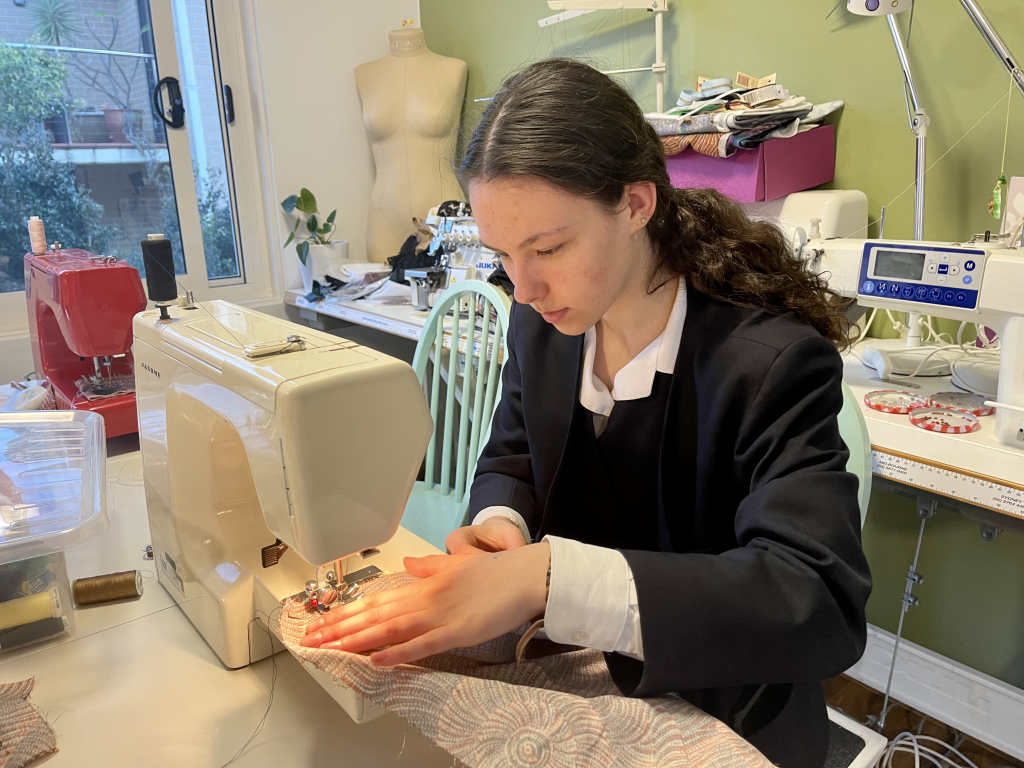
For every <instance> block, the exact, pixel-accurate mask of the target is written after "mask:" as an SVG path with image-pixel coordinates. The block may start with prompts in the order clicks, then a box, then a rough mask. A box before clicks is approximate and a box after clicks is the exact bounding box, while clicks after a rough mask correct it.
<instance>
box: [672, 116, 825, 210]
mask: <svg viewBox="0 0 1024 768" xmlns="http://www.w3.org/2000/svg"><path fill="white" fill-rule="evenodd" d="M665 166H666V167H667V168H668V177H669V179H670V180H671V182H672V185H673V186H675V187H681V188H686V187H696V188H699V189H707V188H711V189H717V190H718V191H719V192H721V193H722V194H725V195H728V196H729V197H731V198H733V199H734V200H736V201H737V202H740V203H760V202H763V201H765V200H775V199H776V198H779V197H783V196H785V195H788V194H790V193H792V192H800V191H802V190H805V189H810V188H811V187H816V186H818V185H819V184H827V183H828V182H830V181H832V179H834V178H835V175H836V129H835V126H833V125H823V126H821V127H819V128H814V129H812V130H810V131H805V132H804V133H798V134H797V135H796V136H793V137H791V138H788V139H771V140H769V141H766V142H764V143H763V144H761V145H760V146H759V147H757V149H740V150H737V151H736V154H735V155H733V156H732V157H724V158H723V157H706V156H705V155H701V154H699V153H697V152H694V151H693V150H692V149H685V150H683V151H682V152H681V153H680V154H678V155H672V156H671V157H667V158H665Z"/></svg>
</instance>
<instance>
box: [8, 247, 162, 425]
mask: <svg viewBox="0 0 1024 768" xmlns="http://www.w3.org/2000/svg"><path fill="white" fill-rule="evenodd" d="M25 295H26V297H27V299H28V322H29V328H30V331H31V334H32V358H33V360H34V362H35V366H36V375H37V376H39V378H41V379H46V380H48V381H49V382H50V385H51V386H52V387H53V393H54V396H55V397H56V399H57V407H58V408H62V409H74V410H79V411H93V412H94V413H99V414H101V415H102V416H103V421H104V425H105V427H106V434H107V437H117V436H118V435H125V434H128V433H130V432H138V431H139V422H138V414H137V412H136V409H135V370H134V361H133V359H132V353H131V347H132V318H133V317H134V316H135V315H136V313H138V312H141V311H142V310H144V309H145V308H146V295H145V293H143V290H142V280H140V279H139V272H138V270H137V269H135V267H133V266H131V265H129V264H128V263H127V262H124V261H118V260H117V259H115V258H114V257H113V256H97V255H96V254H94V253H89V252H88V251H83V250H80V249H78V248H74V249H68V250H61V249H60V247H59V246H56V247H55V248H54V249H52V250H48V251H46V252H45V253H41V254H34V253H26V254H25Z"/></svg>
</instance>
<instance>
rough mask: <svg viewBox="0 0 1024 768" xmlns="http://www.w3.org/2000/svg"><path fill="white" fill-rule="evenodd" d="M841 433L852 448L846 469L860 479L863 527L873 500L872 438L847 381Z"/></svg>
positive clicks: (840, 421)
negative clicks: (869, 504)
mask: <svg viewBox="0 0 1024 768" xmlns="http://www.w3.org/2000/svg"><path fill="white" fill-rule="evenodd" d="M839 434H840V435H842V436H843V441H844V442H845V443H846V447H847V448H849V449H850V458H849V459H848V460H847V462H846V471H847V472H852V473H853V474H855V475H856V476H857V479H858V480H859V481H860V495H859V501H860V527H861V528H863V527H864V521H865V520H866V519H867V517H868V502H870V501H871V438H870V436H869V435H868V423H867V421H865V420H864V413H863V412H862V411H861V409H860V403H859V402H858V401H857V397H856V395H854V394H853V390H851V389H850V387H849V386H848V385H847V383H846V382H845V381H844V382H843V408H842V410H841V411H840V412H839Z"/></svg>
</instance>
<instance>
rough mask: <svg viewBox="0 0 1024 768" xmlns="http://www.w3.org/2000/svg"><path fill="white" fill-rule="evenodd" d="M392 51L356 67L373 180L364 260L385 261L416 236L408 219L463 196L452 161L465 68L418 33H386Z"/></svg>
mask: <svg viewBox="0 0 1024 768" xmlns="http://www.w3.org/2000/svg"><path fill="white" fill-rule="evenodd" d="M388 39H389V42H390V44H391V53H390V54H389V55H387V56H385V57H384V58H382V59H378V60H377V61H371V62H368V63H366V64H360V65H359V66H358V67H356V71H355V74H356V87H357V88H358V90H359V98H360V100H361V101H362V105H363V125H365V126H366V133H367V134H368V136H369V138H370V146H371V149H372V151H373V161H374V164H375V166H376V169H377V176H376V178H375V179H374V182H373V193H372V196H371V199H370V217H369V223H368V225H367V232H366V257H367V259H368V260H369V261H384V260H385V259H387V258H388V257H389V256H394V255H395V254H397V253H398V250H399V248H400V247H401V245H402V243H403V242H404V241H405V239H406V238H407V237H408V236H409V235H411V234H412V233H413V224H412V217H413V216H416V217H420V218H422V217H424V216H426V214H427V211H428V210H429V209H430V208H432V207H434V206H435V205H439V204H440V203H443V202H444V201H445V200H458V199H461V198H462V192H461V190H460V188H459V183H458V181H457V180H456V179H455V175H454V173H453V172H452V170H451V167H450V163H451V161H452V158H453V157H454V154H455V141H456V137H457V134H458V129H459V118H460V116H461V114H462V99H463V96H464V95H465V92H466V69H467V68H466V62H464V61H462V60H460V59H452V58H449V57H447V56H440V55H438V54H436V53H433V52H431V51H429V50H427V45H426V41H425V40H424V38H423V30H420V29H397V30H394V31H392V32H389V33H388Z"/></svg>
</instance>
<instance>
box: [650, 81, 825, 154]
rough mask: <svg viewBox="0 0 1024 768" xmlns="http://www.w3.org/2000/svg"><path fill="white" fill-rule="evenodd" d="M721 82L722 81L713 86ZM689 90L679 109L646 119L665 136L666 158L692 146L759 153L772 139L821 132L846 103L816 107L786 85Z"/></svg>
mask: <svg viewBox="0 0 1024 768" xmlns="http://www.w3.org/2000/svg"><path fill="white" fill-rule="evenodd" d="M711 82H716V83H717V82H718V81H711ZM708 85H709V83H708V82H705V83H703V86H704V87H703V88H702V90H700V91H683V92H682V93H681V94H680V96H679V101H678V102H677V104H678V106H677V107H675V108H674V109H671V110H669V111H668V112H666V113H664V114H661V113H656V112H655V113H650V114H647V115H645V117H646V118H647V122H649V123H650V124H651V125H652V126H654V129H655V130H656V131H657V132H658V135H659V136H661V141H662V144H664V146H665V154H666V155H677V154H679V153H680V152H682V151H683V150H684V149H686V148H687V147H691V148H692V149H693V150H694V151H695V152H699V153H700V154H702V155H707V156H708V157H729V156H731V155H733V154H734V153H735V152H736V150H737V149H754V148H755V147H757V146H758V145H759V144H761V143H763V142H765V141H767V140H768V139H776V138H788V137H790V136H795V135H796V134H797V133H801V132H803V131H807V130H810V129H811V128H816V127H817V125H818V123H819V122H820V121H821V120H822V119H823V118H824V117H826V116H827V115H829V114H831V113H832V112H835V111H836V110H837V109H839V108H840V107H842V106H843V102H842V101H829V102H826V103H824V104H812V103H811V102H810V101H808V100H807V99H806V98H804V97H803V96H792V95H790V92H789V91H788V90H787V89H785V88H783V87H782V86H781V85H766V86H764V87H761V88H754V89H748V88H731V87H728V86H727V85H724V84H722V85H717V86H714V87H711V88H708V87H706V86H708Z"/></svg>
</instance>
